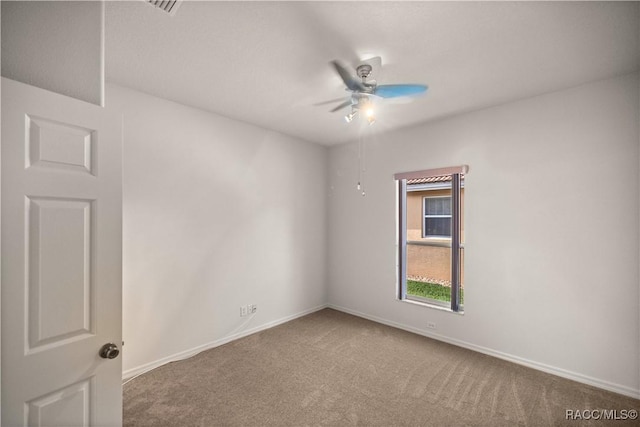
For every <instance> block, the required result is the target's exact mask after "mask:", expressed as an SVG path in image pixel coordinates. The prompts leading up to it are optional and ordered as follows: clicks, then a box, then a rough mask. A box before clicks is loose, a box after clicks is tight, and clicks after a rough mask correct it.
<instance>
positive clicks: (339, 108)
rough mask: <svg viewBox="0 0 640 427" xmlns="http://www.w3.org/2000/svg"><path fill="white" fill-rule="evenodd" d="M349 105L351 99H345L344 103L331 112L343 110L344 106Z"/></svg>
mask: <svg viewBox="0 0 640 427" xmlns="http://www.w3.org/2000/svg"><path fill="white" fill-rule="evenodd" d="M349 105H351V100H350V99H349V100H347V101H344V102H343V103H342V104H340V105H338V106H337V107H335V108H334V109H333V110H331V111H330V113H335V112H336V111H338V110H342V109H343V108H344V107H348V106H349Z"/></svg>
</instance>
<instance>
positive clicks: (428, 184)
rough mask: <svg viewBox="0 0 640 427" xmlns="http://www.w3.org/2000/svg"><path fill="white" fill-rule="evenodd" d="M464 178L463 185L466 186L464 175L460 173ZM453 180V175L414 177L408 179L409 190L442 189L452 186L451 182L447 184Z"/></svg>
mask: <svg viewBox="0 0 640 427" xmlns="http://www.w3.org/2000/svg"><path fill="white" fill-rule="evenodd" d="M460 177H461V178H462V179H463V180H462V186H463V187H464V175H460ZM448 182H451V175H440V176H428V177H425V178H413V179H408V180H407V187H408V188H407V190H411V191H420V190H441V189H446V188H451V184H445V183H448Z"/></svg>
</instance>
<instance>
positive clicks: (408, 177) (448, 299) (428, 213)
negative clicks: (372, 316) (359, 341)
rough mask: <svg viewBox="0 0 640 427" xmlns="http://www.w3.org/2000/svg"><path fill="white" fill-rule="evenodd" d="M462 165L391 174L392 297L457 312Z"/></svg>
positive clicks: (459, 299)
mask: <svg viewBox="0 0 640 427" xmlns="http://www.w3.org/2000/svg"><path fill="white" fill-rule="evenodd" d="M467 171H468V167H467V166H456V167H450V168H441V169H433V170H425V171H418V172H406V173H399V174H396V175H395V179H396V181H397V185H398V215H397V218H398V221H397V224H398V298H399V299H400V300H408V301H412V302H417V303H420V304H425V305H429V306H438V307H446V308H449V309H450V310H451V311H455V312H461V311H462V310H463V305H464V282H463V280H464V268H463V263H464V224H463V212H464V178H465V173H466V172H467Z"/></svg>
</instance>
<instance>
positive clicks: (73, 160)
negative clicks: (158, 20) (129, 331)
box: [1, 79, 122, 426]
mask: <svg viewBox="0 0 640 427" xmlns="http://www.w3.org/2000/svg"><path fill="white" fill-rule="evenodd" d="M1 154H2V157H1V159H2V371H1V373H2V425H3V426H19V425H42V426H49V425H51V426H53V425H64V426H75V425H83V426H84V425H109V426H111V425H120V424H121V423H122V385H121V381H122V362H121V361H122V358H121V357H117V358H115V359H103V358H101V357H100V356H99V355H98V352H99V350H100V348H101V347H102V345H103V344H105V343H109V342H113V343H116V344H120V343H121V342H122V249H121V248H122V137H121V118H120V117H119V116H117V115H114V114H113V113H112V112H109V111H107V110H105V109H104V108H101V107H98V106H95V105H93V104H88V103H85V102H83V101H78V100H75V99H72V98H68V97H65V96H62V95H58V94H54V93H52V92H48V91H45V90H42V89H38V88H35V87H32V86H28V85H24V84H22V83H18V82H15V81H12V80H8V79H2V153H1Z"/></svg>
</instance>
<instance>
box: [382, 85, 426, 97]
mask: <svg viewBox="0 0 640 427" xmlns="http://www.w3.org/2000/svg"><path fill="white" fill-rule="evenodd" d="M427 89H428V88H427V86H425V85H380V86H378V87H377V88H376V90H375V92H374V93H373V94H374V95H378V96H380V97H382V98H396V97H398V96H412V95H419V94H421V93H424V92H426V91H427Z"/></svg>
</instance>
